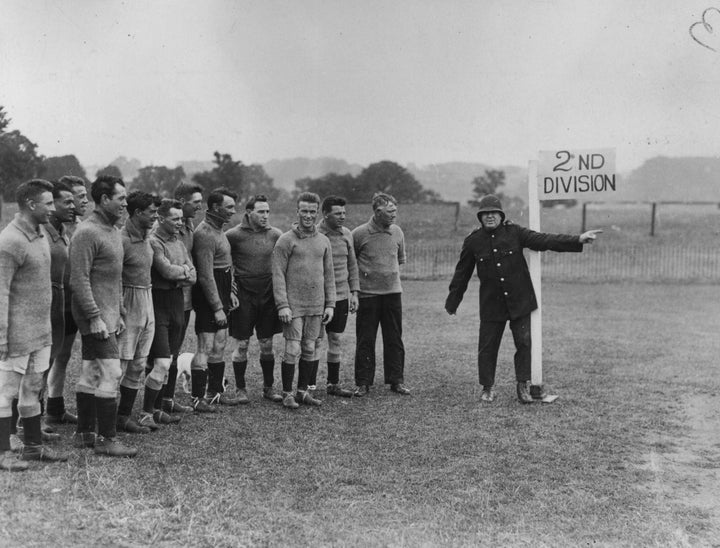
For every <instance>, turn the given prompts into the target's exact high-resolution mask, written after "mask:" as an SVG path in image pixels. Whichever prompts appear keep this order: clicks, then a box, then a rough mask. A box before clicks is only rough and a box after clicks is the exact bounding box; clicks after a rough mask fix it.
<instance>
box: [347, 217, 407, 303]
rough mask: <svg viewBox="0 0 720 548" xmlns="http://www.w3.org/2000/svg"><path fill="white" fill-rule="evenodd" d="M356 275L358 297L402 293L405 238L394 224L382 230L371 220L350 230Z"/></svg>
mask: <svg viewBox="0 0 720 548" xmlns="http://www.w3.org/2000/svg"><path fill="white" fill-rule="evenodd" d="M352 235H353V243H354V245H355V255H356V256H357V260H358V271H359V274H360V297H363V296H370V295H389V294H392V293H402V284H401V283H400V265H401V264H405V235H404V234H403V231H402V229H401V228H400V227H399V226H397V225H390V226H389V227H388V228H383V227H381V226H380V225H379V224H377V223H376V222H375V219H374V218H371V219H370V220H369V221H368V222H367V223H365V224H363V225H360V226H358V227H357V228H355V230H353V231H352Z"/></svg>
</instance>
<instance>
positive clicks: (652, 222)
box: [650, 202, 657, 236]
mask: <svg viewBox="0 0 720 548" xmlns="http://www.w3.org/2000/svg"><path fill="white" fill-rule="evenodd" d="M656 214H657V202H653V203H652V212H651V213H650V236H655V215H656Z"/></svg>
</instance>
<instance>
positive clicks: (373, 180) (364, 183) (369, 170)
mask: <svg viewBox="0 0 720 548" xmlns="http://www.w3.org/2000/svg"><path fill="white" fill-rule="evenodd" d="M357 186H358V188H360V189H362V190H361V192H362V194H363V200H362V201H365V202H368V201H370V199H371V198H372V195H373V194H375V193H376V192H386V193H388V194H391V195H393V196H394V197H395V198H396V199H397V200H398V201H400V202H404V203H408V202H429V201H434V200H437V199H438V198H439V197H438V195H437V194H436V193H435V192H433V191H432V190H425V189H424V188H423V186H422V185H421V184H420V183H419V182H418V180H417V179H415V176H414V175H413V174H412V173H410V172H409V171H408V170H407V169H405V168H404V167H402V166H401V165H399V164H396V163H395V162H391V161H388V160H384V161H382V162H376V163H374V164H370V165H369V166H368V167H366V168H365V169H363V170H362V171H361V172H360V175H358V176H357Z"/></svg>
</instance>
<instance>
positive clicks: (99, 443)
mask: <svg viewBox="0 0 720 548" xmlns="http://www.w3.org/2000/svg"><path fill="white" fill-rule="evenodd" d="M90 195H91V196H92V198H93V201H94V202H95V209H94V211H93V212H92V213H91V214H90V217H89V218H88V219H86V220H85V221H83V222H82V223H80V226H78V228H77V230H76V231H75V234H74V236H73V237H72V240H70V285H71V287H72V293H73V296H72V312H73V316H74V317H75V321H76V322H77V324H78V328H79V331H80V335H81V337H82V366H81V369H80V376H79V378H78V381H77V413H78V422H77V430H76V432H75V436H74V442H75V445H76V447H93V448H94V450H95V453H97V454H100V455H108V456H115V457H134V456H135V455H136V454H137V449H135V448H131V447H128V446H126V445H125V444H123V443H122V442H121V441H120V440H119V439H118V438H117V430H116V423H117V400H116V398H117V390H118V384H119V381H120V377H121V376H122V368H121V366H120V353H119V349H118V343H117V335H118V333H122V331H123V330H124V329H125V322H124V320H123V315H124V314H125V310H124V308H123V300H122V271H123V244H122V237H121V236H120V231H119V230H118V229H117V228H116V226H115V224H116V223H117V222H118V220H119V219H120V218H121V217H122V215H123V214H124V212H125V208H126V207H127V199H126V198H127V194H126V192H125V183H123V181H122V179H120V178H119V177H113V176H110V175H102V176H100V177H98V178H97V179H96V180H95V182H94V183H93V184H92V186H91V187H90ZM96 425H97V436H96V435H95V433H94V430H95V428H96Z"/></svg>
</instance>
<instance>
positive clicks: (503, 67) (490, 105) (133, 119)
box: [0, 0, 720, 170]
mask: <svg viewBox="0 0 720 548" xmlns="http://www.w3.org/2000/svg"><path fill="white" fill-rule="evenodd" d="M714 6H717V7H718V8H720V0H715V4H712V0H702V1H696V0H683V1H678V0H633V1H628V0H602V1H599V0H592V1H588V0H572V1H570V0H568V1H560V0H557V1H556V0H546V1H542V0H517V1H512V0H468V1H457V0H393V1H392V2H389V1H375V0H334V1H331V0H294V1H291V0H288V1H279V0H255V1H208V0H204V1H202V2H200V1H178V0H175V1H172V2H170V1H167V2H164V1H157V0H153V1H152V2H147V1H133V0H125V1H122V2H119V1H113V0H109V1H87V0H86V1H80V0H62V1H57V0H51V1H38V0H21V1H15V0H3V1H2V10H1V15H2V19H1V20H2V30H0V105H3V106H4V107H5V108H6V110H7V111H8V113H9V115H10V117H11V118H12V120H13V122H12V126H11V128H13V129H20V130H21V131H22V132H23V133H25V134H26V135H27V136H28V137H30V138H31V139H32V140H33V141H34V142H36V143H38V145H39V150H40V153H42V154H44V155H46V156H57V155H63V154H75V155H76V156H77V157H78V158H79V160H80V161H81V162H82V163H83V164H85V165H88V164H106V163H108V162H110V161H111V160H113V159H114V158H115V157H117V156H119V155H124V156H127V157H134V158H138V159H139V160H141V161H142V162H143V164H151V163H153V164H156V165H169V166H174V165H175V162H176V161H178V160H211V159H212V153H213V151H214V150H219V151H221V152H229V153H231V154H232V155H233V157H234V158H235V159H240V160H242V161H244V162H245V163H256V162H265V161H267V160H270V159H273V158H291V157H295V156H309V157H319V156H335V157H339V158H344V159H346V160H348V161H350V162H356V163H359V164H362V165H367V164H369V163H372V162H375V161H379V160H383V159H389V160H394V161H397V162H400V163H403V164H405V163H408V162H414V163H416V164H420V165H426V164H430V163H437V162H446V161H471V162H484V163H489V164H491V165H497V166H499V165H507V164H512V165H519V166H524V165H526V164H527V161H528V160H530V159H533V158H536V156H537V151H538V150H552V149H560V148H594V147H603V148H606V147H614V148H616V150H617V165H618V169H619V170H627V169H631V168H634V167H637V166H639V165H640V164H641V163H642V162H643V161H644V160H645V159H647V158H649V157H652V156H656V155H667V156H717V155H718V153H719V151H720V124H719V121H720V53H717V52H714V51H711V50H710V49H708V48H705V47H702V46H701V45H700V44H698V43H697V42H695V41H694V40H693V39H692V38H691V36H690V33H689V28H690V25H692V24H693V23H694V22H696V21H699V20H700V18H701V15H702V13H703V11H705V10H706V9H707V8H710V7H714ZM707 21H709V22H710V25H711V26H710V27H704V26H702V25H698V26H697V27H696V28H695V30H696V36H698V37H699V38H700V39H701V41H703V42H705V43H706V44H707V45H709V46H710V47H714V48H715V49H717V50H718V51H720V11H717V12H716V11H714V10H711V12H709V13H708V18H707ZM713 22H716V23H717V24H715V25H713ZM712 29H717V31H716V33H715V34H713V33H712V32H708V30H712Z"/></svg>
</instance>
